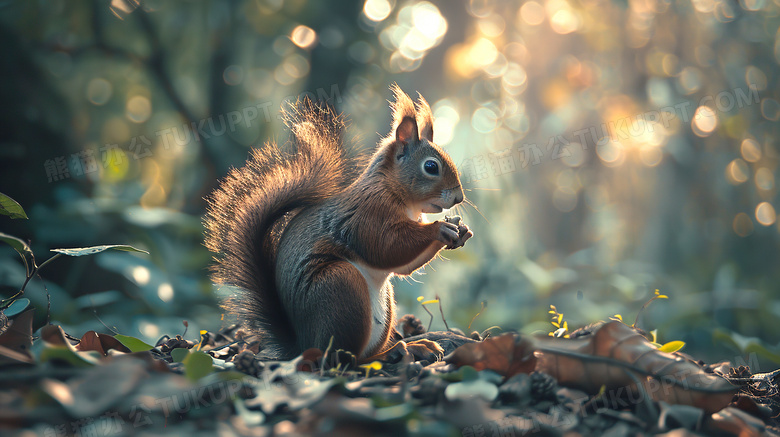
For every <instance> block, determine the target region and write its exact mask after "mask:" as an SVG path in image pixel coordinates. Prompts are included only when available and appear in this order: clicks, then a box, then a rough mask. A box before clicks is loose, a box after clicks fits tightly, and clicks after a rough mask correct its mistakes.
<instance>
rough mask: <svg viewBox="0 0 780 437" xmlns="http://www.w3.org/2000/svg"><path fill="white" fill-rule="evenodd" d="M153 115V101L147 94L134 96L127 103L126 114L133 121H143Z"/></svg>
mask: <svg viewBox="0 0 780 437" xmlns="http://www.w3.org/2000/svg"><path fill="white" fill-rule="evenodd" d="M151 115H152V103H151V102H149V99H148V98H146V97H145V96H133V97H131V98H130V99H129V100H128V101H127V104H126V105H125V116H126V117H127V119H128V120H130V121H132V122H133V123H143V122H145V121H146V120H148V119H149V116H151Z"/></svg>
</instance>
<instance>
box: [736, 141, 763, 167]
mask: <svg viewBox="0 0 780 437" xmlns="http://www.w3.org/2000/svg"><path fill="white" fill-rule="evenodd" d="M739 150H740V152H741V154H742V158H743V159H744V160H745V161H747V162H758V160H759V159H761V147H760V146H759V145H758V143H757V142H756V140H753V139H751V138H746V139H744V140H742V145H741V146H740V148H739Z"/></svg>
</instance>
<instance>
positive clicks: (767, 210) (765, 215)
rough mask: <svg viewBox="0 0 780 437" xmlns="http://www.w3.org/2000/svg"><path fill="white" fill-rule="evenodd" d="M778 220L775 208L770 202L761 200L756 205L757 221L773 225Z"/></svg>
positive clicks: (765, 224)
mask: <svg viewBox="0 0 780 437" xmlns="http://www.w3.org/2000/svg"><path fill="white" fill-rule="evenodd" d="M775 220H777V213H775V208H774V207H773V206H772V204H771V203H769V202H761V203H759V204H758V206H757V207H756V221H758V222H759V223H761V224H762V225H764V226H772V224H774V223H775Z"/></svg>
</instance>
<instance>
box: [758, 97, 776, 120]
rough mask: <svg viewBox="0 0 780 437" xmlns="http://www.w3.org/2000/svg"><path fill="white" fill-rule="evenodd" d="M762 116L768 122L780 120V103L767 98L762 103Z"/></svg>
mask: <svg viewBox="0 0 780 437" xmlns="http://www.w3.org/2000/svg"><path fill="white" fill-rule="evenodd" d="M761 115H763V116H764V118H766V119H767V120H770V121H777V120H780V103H778V102H777V100H775V99H772V98H766V99H764V100H762V101H761Z"/></svg>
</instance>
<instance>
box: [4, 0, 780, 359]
mask: <svg viewBox="0 0 780 437" xmlns="http://www.w3.org/2000/svg"><path fill="white" fill-rule="evenodd" d="M0 8H1V10H2V15H1V16H0V55H2V59H4V66H5V68H2V69H0V81H2V83H3V86H2V87H0V96H1V97H2V105H0V128H1V129H0V132H2V137H0V138H2V140H1V141H2V145H0V191H3V192H5V193H6V194H8V195H10V196H11V197H13V198H14V199H16V200H17V201H19V202H20V203H21V204H22V206H23V207H24V208H25V210H26V211H27V213H28V215H29V216H30V220H29V221H21V220H14V221H11V220H10V219H7V218H5V217H0V230H2V231H3V232H5V233H8V234H11V235H15V236H19V237H23V238H24V239H29V240H30V241H31V246H32V248H33V250H34V251H35V253H37V254H42V253H46V252H47V251H48V250H49V249H50V248H53V247H84V246H91V245H98V244H132V245H134V246H136V247H141V248H143V249H145V250H148V251H149V252H150V253H151V256H149V257H146V256H143V257H139V256H136V255H135V254H131V253H112V252H106V253H101V254H98V255H97V256H95V257H93V258H73V259H62V260H58V263H57V264H56V265H52V266H50V270H48V271H46V272H45V274H44V277H43V279H44V280H45V282H41V281H40V280H34V281H32V282H31V283H30V285H29V286H28V288H27V293H26V296H27V297H29V298H30V299H31V300H32V301H33V303H34V304H35V305H36V306H37V307H38V308H39V309H42V308H46V297H45V296H46V290H48V293H49V294H50V295H51V301H52V309H51V311H52V318H53V320H56V321H58V322H60V323H63V324H64V325H65V326H66V327H69V328H70V329H74V330H75V331H77V332H84V331H86V330H89V329H96V330H105V328H104V327H103V326H102V323H105V324H106V325H108V326H111V327H116V329H118V330H119V331H120V332H122V333H124V334H127V335H133V336H139V337H142V338H146V339H147V340H149V341H153V340H154V339H155V338H156V337H158V336H160V335H162V334H170V335H173V334H176V333H179V332H181V331H183V329H184V328H183V326H182V325H181V321H182V320H183V319H187V320H189V321H190V324H191V325H193V324H194V325H193V326H192V327H191V328H190V329H193V328H194V330H193V331H190V334H189V335H191V336H196V335H197V332H198V330H199V329H203V328H205V329H215V328H218V327H219V325H220V324H221V323H222V322H221V319H220V314H221V313H220V310H219V308H218V306H217V303H216V299H215V297H214V296H215V294H214V290H213V289H212V286H211V285H210V283H209V281H208V278H207V266H208V264H209V262H210V254H208V253H207V252H206V250H205V249H204V248H203V247H202V243H201V240H202V228H201V225H200V215H201V214H202V212H203V207H204V202H203V197H204V196H206V195H208V193H209V192H210V191H211V190H212V189H213V188H214V187H215V186H216V183H217V181H218V179H219V178H220V177H222V176H224V175H225V173H226V171H227V170H228V169H229V168H230V167H231V166H238V165H241V164H242V162H243V161H244V160H245V159H246V156H247V153H248V150H249V147H251V146H261V145H262V143H263V142H265V141H266V140H268V139H278V140H283V139H284V136H285V133H284V132H283V130H282V126H281V123H280V121H279V119H278V113H279V108H280V107H281V105H282V104H283V102H284V101H286V100H289V99H294V98H295V97H297V96H300V95H302V94H307V95H309V96H313V97H317V98H322V99H325V100H329V101H330V102H331V103H333V104H334V105H335V106H336V107H337V108H339V109H341V110H343V111H345V112H346V113H347V114H348V115H349V116H350V118H351V120H352V128H353V130H354V132H355V134H356V135H358V137H359V138H361V140H360V143H361V144H363V145H364V146H365V147H371V146H372V145H373V144H374V143H375V141H376V140H377V139H378V136H377V135H375V134H374V132H379V134H380V135H381V134H384V133H386V131H387V127H388V125H389V119H390V116H389V111H388V109H387V102H386V99H388V98H389V92H388V85H389V84H390V83H392V82H394V81H395V82H398V83H399V84H400V85H401V87H402V88H403V89H405V90H406V91H407V92H410V93H412V92H414V91H416V90H419V91H420V92H421V93H422V94H423V95H424V96H425V98H426V99H427V100H428V101H429V102H430V103H431V105H432V107H433V109H434V112H435V117H436V124H435V129H434V131H435V135H434V139H435V140H436V141H437V142H438V143H440V144H441V145H444V146H445V147H446V149H447V150H448V151H449V152H450V154H451V155H452V156H453V158H454V160H455V162H458V163H461V165H460V167H461V170H462V172H463V178H462V179H463V182H464V186H465V187H466V188H467V190H468V191H467V197H468V198H469V199H470V203H472V204H473V205H474V206H475V207H476V208H478V209H479V212H477V211H476V208H472V207H470V206H464V207H462V208H460V211H459V212H460V213H461V214H462V215H463V216H464V219H465V221H466V222H467V223H468V224H469V225H470V226H471V227H472V228H473V229H474V230H475V234H476V237H475V238H474V239H472V240H471V241H469V244H468V245H467V246H466V247H465V248H464V249H460V250H458V251H453V252H448V253H447V254H445V255H446V257H447V258H449V261H447V262H442V261H437V262H435V263H434V264H433V265H432V266H430V267H429V268H428V269H427V271H426V273H425V274H424V275H417V276H415V277H414V278H413V279H411V280H408V281H405V282H400V283H399V285H398V287H397V296H398V300H399V304H400V305H401V306H402V310H406V311H413V312H415V313H416V314H417V315H418V316H422V317H423V319H425V315H424V312H423V310H422V308H421V307H420V306H419V303H418V302H416V300H415V298H416V297H417V296H419V295H425V296H428V297H432V296H435V295H438V296H439V297H440V298H441V299H440V302H441V305H443V309H444V313H445V314H446V315H447V316H448V322H449V325H450V326H460V327H463V328H465V327H466V326H467V325H468V324H469V322H470V321H471V320H472V318H473V317H474V315H475V314H477V313H478V312H479V311H480V308H481V302H483V301H486V302H487V307H486V309H485V310H484V311H482V313H481V314H480V316H479V317H478V318H477V319H476V320H475V321H474V324H473V326H472V328H474V329H477V330H482V329H484V328H486V327H489V326H493V325H500V326H501V327H503V328H507V329H508V328H518V329H522V330H523V331H529V332H533V331H542V332H546V331H547V330H548V328H549V325H548V321H547V318H548V317H547V313H546V311H547V309H548V307H549V305H550V304H555V305H556V306H557V308H559V309H560V310H561V311H562V312H564V313H566V315H567V320H568V322H569V326H570V328H574V327H575V326H578V325H581V324H586V323H589V322H592V321H595V320H598V319H606V318H608V317H610V316H611V315H614V314H622V315H623V316H624V317H626V318H627V320H633V318H634V315H635V314H636V312H637V311H639V308H640V307H641V306H642V304H643V303H644V302H645V301H647V299H649V298H651V297H652V295H653V292H654V291H655V290H656V289H660V290H661V292H662V293H664V294H666V295H669V297H670V298H669V300H668V301H666V300H665V301H661V302H656V303H655V304H654V305H652V306H651V307H650V308H648V309H647V310H646V311H645V312H644V313H643V314H642V318H641V320H640V326H642V327H644V328H647V329H654V328H658V329H659V342H661V343H666V342H668V341H670V340H683V341H685V342H686V343H687V346H686V351H687V352H689V353H692V354H700V355H701V356H702V358H714V357H717V358H726V359H731V358H733V357H734V356H735V355H737V354H738V351H737V349H738V345H739V341H730V342H729V341H724V340H723V339H722V338H723V336H722V335H721V336H720V337H718V338H720V340H718V341H715V338H714V337H713V329H714V328H715V327H717V328H718V329H719V331H718V332H719V333H721V334H722V333H724V332H725V333H732V332H738V333H740V334H741V335H743V336H745V337H757V338H758V339H759V341H760V342H762V343H764V344H765V345H767V346H766V347H767V348H768V350H772V349H773V346H772V345H774V344H777V343H778V342H779V341H780V333H778V332H777V331H775V330H774V329H772V328H774V326H775V325H776V320H777V319H778V317H780V299H779V298H780V286H778V285H777V284H780V268H778V267H779V266H780V256H779V255H778V249H779V245H778V243H779V242H780V225H779V224H778V221H777V218H776V212H775V211H776V208H777V207H778V198H777V186H776V178H777V174H778V171H777V166H778V151H777V138H778V133H779V131H780V129H778V120H779V119H780V103H778V100H780V95H778V94H780V92H779V90H780V87H779V86H778V74H779V73H780V68H778V62H779V61H780V33H778V25H780V2H778V1H777V0H740V1H739V2H735V1H726V0H694V1H688V0H629V1H616V0H612V1H611V0H529V1H525V2H512V1H488V0H480V1H478V0H475V1H467V2H444V1H443V0H442V1H434V2H427V1H399V0H366V1H365V2H363V1H344V2H315V1H305V0H288V1H282V0H256V1H232V2H229V1H216V0H214V1H201V2H183V1H168V2H162V1H159V0H158V1H147V2H143V5H142V6H139V4H137V3H135V2H134V1H133V0H112V1H103V0H95V1H70V2H67V1H64V0H61V1H46V2H24V1H10V2H4V3H3V4H2V5H0ZM0 250H1V251H2V252H0V255H2V256H0V286H2V291H3V295H4V296H6V297H7V296H10V295H12V294H13V293H14V292H15V290H16V289H18V287H19V286H20V285H21V283H22V282H24V278H25V276H24V268H23V266H22V265H21V264H20V263H19V260H18V256H15V254H14V253H13V251H12V250H11V249H10V248H2V249H0ZM418 281H421V282H422V283H421V284H420V283H417V282H418ZM44 284H45V287H46V290H44ZM433 312H434V314H436V313H437V311H433ZM437 315H438V314H437ZM44 317H45V314H43V312H41V313H40V314H38V318H37V320H38V322H39V324H40V323H42V321H43V320H44ZM433 327H434V329H441V328H443V327H444V325H443V323H442V322H441V320H436V321H435V322H434V324H433ZM726 337H728V335H727V336H726ZM740 338H741V337H740ZM765 355H766V354H765Z"/></svg>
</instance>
